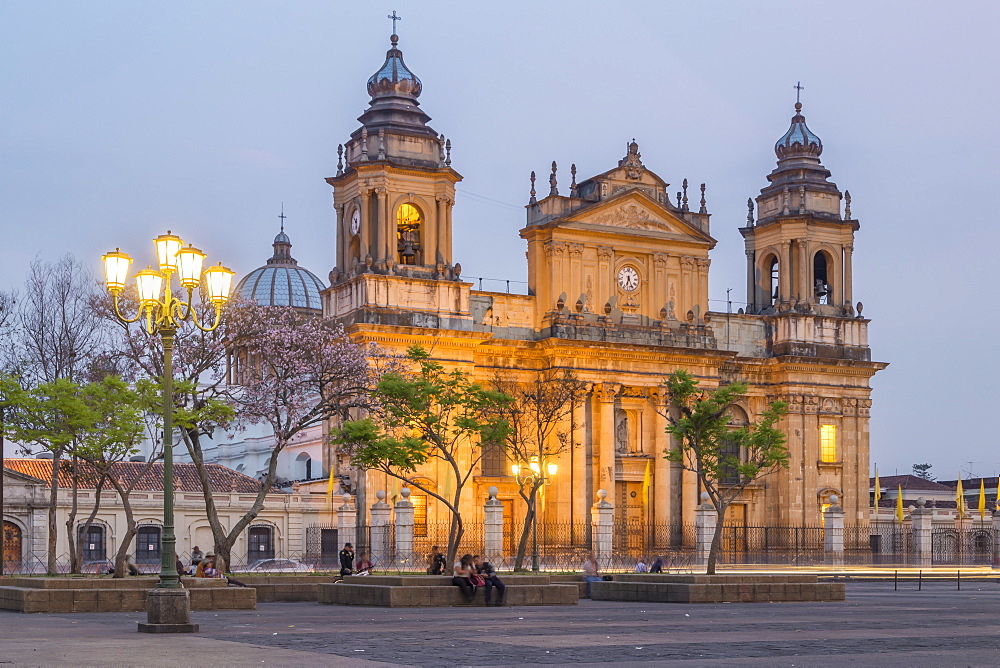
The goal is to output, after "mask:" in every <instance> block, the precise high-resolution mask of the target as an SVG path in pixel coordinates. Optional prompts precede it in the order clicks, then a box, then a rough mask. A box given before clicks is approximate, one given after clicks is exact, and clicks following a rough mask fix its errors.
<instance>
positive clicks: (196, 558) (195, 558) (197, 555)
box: [191, 545, 205, 569]
mask: <svg viewBox="0 0 1000 668" xmlns="http://www.w3.org/2000/svg"><path fill="white" fill-rule="evenodd" d="M204 558H205V555H204V553H203V552H202V551H201V550H199V549H198V546H197V545H195V546H194V549H192V550H191V568H192V569H197V568H198V564H200V563H201V560H202V559H204Z"/></svg>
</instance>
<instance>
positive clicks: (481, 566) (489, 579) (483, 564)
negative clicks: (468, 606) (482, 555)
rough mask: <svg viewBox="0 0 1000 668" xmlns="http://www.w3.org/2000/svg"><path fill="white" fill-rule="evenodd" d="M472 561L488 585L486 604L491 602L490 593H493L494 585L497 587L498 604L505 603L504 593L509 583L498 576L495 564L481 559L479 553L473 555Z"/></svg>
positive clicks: (485, 584)
mask: <svg viewBox="0 0 1000 668" xmlns="http://www.w3.org/2000/svg"><path fill="white" fill-rule="evenodd" d="M472 563H473V564H474V565H475V566H476V572H477V573H479V574H480V575H481V576H483V583H484V584H483V586H484V587H486V605H489V604H490V595H491V594H492V593H493V588H494V587H496V588H497V605H498V606H501V605H503V595H504V592H505V591H506V590H507V585H505V584H504V583H503V582H502V581H501V580H500V578H498V577H497V569H495V568H493V564H491V563H490V562H488V561H482V560H480V559H479V555H478V554H477V555H475V556H474V557H472Z"/></svg>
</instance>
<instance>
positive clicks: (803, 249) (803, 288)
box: [797, 239, 814, 302]
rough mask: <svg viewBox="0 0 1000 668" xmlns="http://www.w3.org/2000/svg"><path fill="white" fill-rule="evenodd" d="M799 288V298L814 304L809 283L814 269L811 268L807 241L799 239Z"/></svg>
mask: <svg viewBox="0 0 1000 668" xmlns="http://www.w3.org/2000/svg"><path fill="white" fill-rule="evenodd" d="M798 245H799V267H798V269H799V272H798V274H799V287H798V295H797V296H798V298H799V299H802V300H804V301H807V302H812V301H813V299H814V297H813V296H812V295H813V289H812V285H810V283H809V275H810V274H811V273H812V267H810V266H809V247H808V245H807V242H806V240H805V239H799V244H798Z"/></svg>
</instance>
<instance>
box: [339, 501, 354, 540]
mask: <svg viewBox="0 0 1000 668" xmlns="http://www.w3.org/2000/svg"><path fill="white" fill-rule="evenodd" d="M341 499H343V501H344V503H343V505H342V506H340V508H338V509H337V529H338V530H337V538H339V539H340V546H341V547H343V546H344V543H351V544H352V545H354V546H357V543H358V532H357V526H358V509H357V508H356V507H355V506H354V500H353V499H352V497H351V495H350V494H347V493H345V494H344V495H343V496H342V497H341Z"/></svg>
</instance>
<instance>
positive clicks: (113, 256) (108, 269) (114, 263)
mask: <svg viewBox="0 0 1000 668" xmlns="http://www.w3.org/2000/svg"><path fill="white" fill-rule="evenodd" d="M101 260H102V261H103V262H104V282H105V283H106V284H107V286H108V292H110V293H112V294H115V295H117V294H118V293H119V292H121V291H122V290H124V289H125V281H126V279H127V278H128V267H129V265H130V264H132V258H130V257H129V256H128V253H123V252H122V251H121V249H120V248H116V249H114V250H113V251H111V252H110V253H105V254H104V255H102V256H101Z"/></svg>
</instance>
